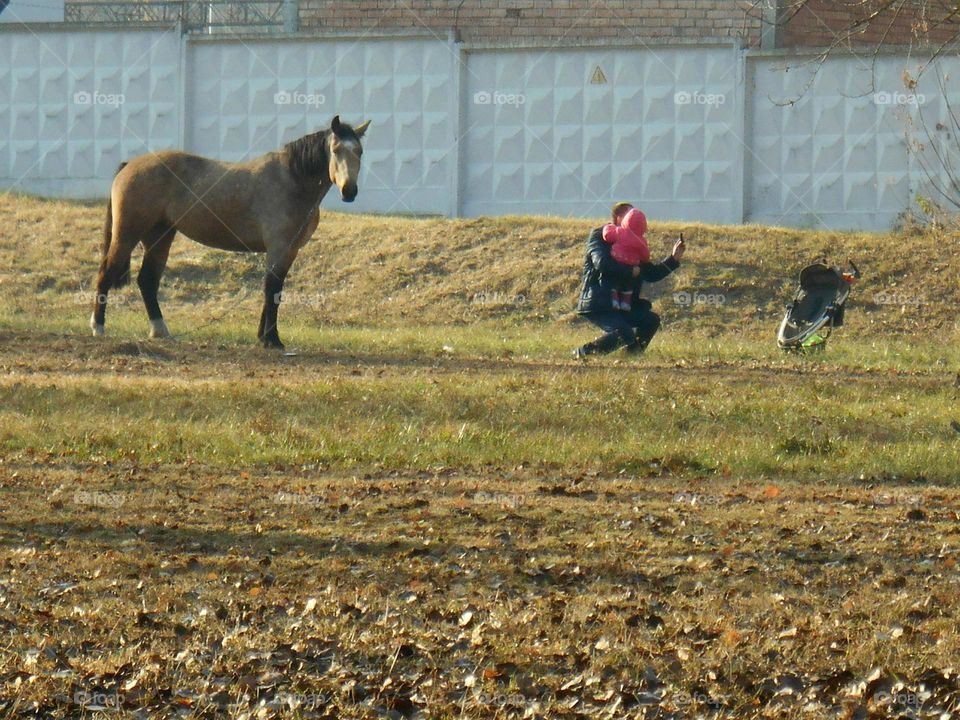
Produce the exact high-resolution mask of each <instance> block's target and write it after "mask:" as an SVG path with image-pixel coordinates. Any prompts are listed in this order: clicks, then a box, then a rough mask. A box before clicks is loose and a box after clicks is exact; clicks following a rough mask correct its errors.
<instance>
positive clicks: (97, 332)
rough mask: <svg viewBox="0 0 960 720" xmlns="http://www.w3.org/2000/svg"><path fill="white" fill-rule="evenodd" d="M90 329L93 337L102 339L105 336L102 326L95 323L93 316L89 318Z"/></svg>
mask: <svg viewBox="0 0 960 720" xmlns="http://www.w3.org/2000/svg"><path fill="white" fill-rule="evenodd" d="M90 329H91V330H93V336H94V337H103V336H104V335H105V334H106V331H105V330H104V328H103V325H101V324H99V323H98V322H97V320H96V317H95V316H94V315H91V316H90Z"/></svg>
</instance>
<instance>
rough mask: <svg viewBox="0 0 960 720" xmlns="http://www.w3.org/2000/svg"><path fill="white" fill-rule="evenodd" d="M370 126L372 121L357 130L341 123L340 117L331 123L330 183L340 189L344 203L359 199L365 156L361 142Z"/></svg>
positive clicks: (329, 138)
mask: <svg viewBox="0 0 960 720" xmlns="http://www.w3.org/2000/svg"><path fill="white" fill-rule="evenodd" d="M369 126H370V121H369V120H366V121H364V122H363V123H361V124H360V125H358V126H357V127H355V128H354V127H351V126H350V125H347V124H346V123H342V122H340V116H339V115H337V116H336V117H335V118H334V119H333V122H332V123H330V133H329V136H328V138H327V157H328V158H329V161H330V168H329V174H330V182H332V183H333V184H334V185H336V186H337V187H338V188H339V189H340V197H341V198H342V199H343V201H344V202H353V200H354V198H356V197H357V178H358V177H359V175H360V157H361V156H362V155H363V145H362V144H361V143H360V140H361V138H363V134H364V133H365V132H366V131H367V128H368V127H369Z"/></svg>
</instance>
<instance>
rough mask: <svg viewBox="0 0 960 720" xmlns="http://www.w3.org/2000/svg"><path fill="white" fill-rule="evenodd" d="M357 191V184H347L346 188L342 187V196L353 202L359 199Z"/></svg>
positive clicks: (344, 199)
mask: <svg viewBox="0 0 960 720" xmlns="http://www.w3.org/2000/svg"><path fill="white" fill-rule="evenodd" d="M357 192H358V190H357V186H356V185H347V186H346V187H345V188H341V190H340V197H341V199H342V200H343V201H344V202H353V201H354V200H356V199H357Z"/></svg>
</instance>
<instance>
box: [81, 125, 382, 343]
mask: <svg viewBox="0 0 960 720" xmlns="http://www.w3.org/2000/svg"><path fill="white" fill-rule="evenodd" d="M369 125H370V121H369V120H368V121H366V122H364V123H363V124H361V125H358V126H357V127H356V128H353V127H351V126H350V125H347V124H346V123H342V122H340V117H339V116H337V117H335V118H334V119H333V122H332V123H331V124H330V128H329V129H326V130H321V131H320V132H316V133H313V134H311V135H306V136H304V137H302V138H300V139H299V140H294V141H293V142H291V143H288V144H287V145H285V146H284V147H283V149H282V150H280V151H278V152H271V153H267V154H266V155H263V156H262V157H259V158H256V159H254V160H251V161H249V162H245V163H224V162H219V161H217V160H209V159H207V158H202V157H198V156H196V155H189V154H187V153H183V152H172V151H168V152H160V153H152V154H149V155H142V156H140V157H138V158H136V159H134V160H131V161H130V162H129V163H124V164H123V165H121V166H120V169H119V170H118V171H117V176H116V177H115V178H114V181H113V187H112V189H111V193H110V201H109V202H108V203H107V221H106V225H105V227H104V230H103V245H102V255H101V260H100V274H99V276H98V277H97V295H96V299H95V301H94V308H93V316H92V317H91V318H90V327H91V328H92V329H93V334H94V335H103V334H104V319H105V316H106V311H107V293H109V292H110V289H111V288H115V287H122V286H123V285H125V284H126V283H127V282H128V281H129V279H130V255H131V253H132V252H133V249H134V248H135V247H136V246H137V244H138V243H141V242H142V243H143V247H144V253H143V264H142V265H141V267H140V273H139V275H138V276H137V284H138V285H139V286H140V293H141V295H143V303H144V305H145V306H146V308H147V315H148V316H149V318H150V325H151V329H150V337H169V335H170V333H169V331H168V330H167V326H166V323H164V321H163V314H162V313H161V312H160V305H159V303H158V302H157V290H158V288H159V287H160V276H161V275H162V274H163V270H164V268H165V267H166V264H167V256H168V255H169V253H170V245H171V244H172V243H173V238H174V236H175V235H176V234H177V231H180V232H181V233H183V234H184V235H186V236H187V237H188V238H190V239H191V240H195V241H196V242H198V243H201V244H202V245H207V246H209V247H213V248H218V249H221V250H233V251H235V252H265V253H266V254H267V272H266V277H265V279H264V283H263V293H264V301H263V312H262V313H261V315H260V329H259V330H258V331H257V338H259V340H260V342H262V343H263V345H264V347H275V348H283V343H281V342H280V336H279V334H278V333H277V309H278V307H279V305H280V299H281V294H282V292H283V281H284V279H285V278H286V276H287V271H289V270H290V266H291V265H292V264H293V261H294V259H295V258H296V257H297V252H299V250H300V248H301V247H303V245H304V244H305V243H306V242H307V241H308V240H309V239H310V237H311V236H312V235H313V231H314V230H316V228H317V223H318V222H319V219H320V207H319V206H320V201H321V200H323V197H324V196H325V195H326V194H327V191H328V190H329V189H330V188H331V187H333V186H334V185H336V186H337V187H338V188H339V189H340V196H341V198H342V199H343V200H344V202H353V200H354V198H356V196H357V176H358V174H359V172H360V156H361V154H362V153H363V147H362V146H361V144H360V140H361V138H362V137H363V134H364V132H366V130H367V127H368V126H369Z"/></svg>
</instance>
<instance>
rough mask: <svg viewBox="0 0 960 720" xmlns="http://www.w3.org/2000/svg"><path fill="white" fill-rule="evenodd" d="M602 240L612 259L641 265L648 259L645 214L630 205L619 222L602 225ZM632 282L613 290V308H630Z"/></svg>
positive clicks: (648, 250)
mask: <svg viewBox="0 0 960 720" xmlns="http://www.w3.org/2000/svg"><path fill="white" fill-rule="evenodd" d="M603 240H604V242H606V243H608V244H609V245H610V254H611V255H612V256H613V259H614V260H616V261H617V262H619V263H623V264H624V265H642V264H643V263H645V262H647V261H648V260H650V248H649V247H648V246H647V216H646V215H644V214H643V213H642V212H640V211H639V210H637V208H635V207H630V208H629V209H628V210H627V211H626V212H625V213H623V214H622V215H620V216H619V222H617V223H608V224H607V225H604V226H603ZM632 302H633V283H624V284H622V285H621V286H620V287H618V288H616V289H615V290H614V291H613V309H614V310H630V306H631V304H632Z"/></svg>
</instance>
